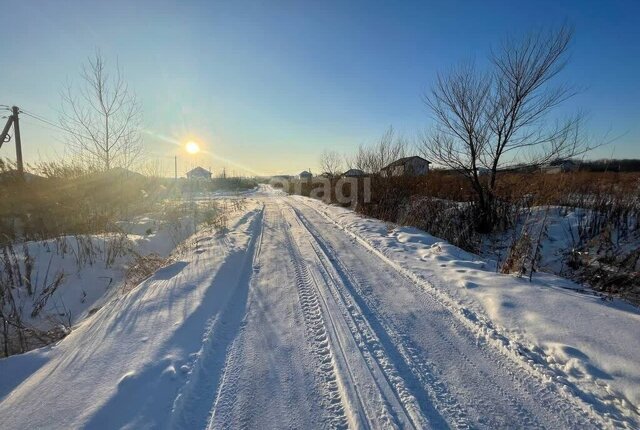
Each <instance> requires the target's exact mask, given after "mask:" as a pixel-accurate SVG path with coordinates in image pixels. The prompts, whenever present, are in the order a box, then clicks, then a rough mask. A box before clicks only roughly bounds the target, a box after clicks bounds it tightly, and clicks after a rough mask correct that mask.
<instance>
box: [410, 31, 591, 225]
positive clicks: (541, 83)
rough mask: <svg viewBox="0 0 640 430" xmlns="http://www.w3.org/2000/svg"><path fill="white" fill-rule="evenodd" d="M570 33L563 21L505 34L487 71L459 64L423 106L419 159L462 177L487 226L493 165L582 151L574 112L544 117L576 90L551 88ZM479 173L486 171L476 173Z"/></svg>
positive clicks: (542, 160) (532, 161)
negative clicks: (430, 122)
mask: <svg viewBox="0 0 640 430" xmlns="http://www.w3.org/2000/svg"><path fill="white" fill-rule="evenodd" d="M572 36H573V31H572V30H571V29H570V28H569V27H567V26H566V25H565V26H562V27H560V28H559V29H557V30H555V31H538V32H535V33H531V34H529V35H527V36H525V37H524V38H521V39H508V40H506V41H505V42H504V43H503V44H502V45H501V46H500V48H499V49H497V50H495V51H493V52H492V54H491V56H490V60H491V61H490V64H491V67H490V70H489V71H488V72H482V71H479V70H478V69H477V68H476V67H475V66H474V65H470V64H467V65H462V66H459V67H457V68H454V69H452V71H450V72H449V73H448V74H444V75H439V76H438V78H437V81H436V83H435V85H434V87H433V89H432V90H431V92H430V93H428V94H427V95H425V103H426V105H427V106H428V107H429V109H430V110H431V112H432V115H433V119H434V121H435V127H434V129H433V130H432V131H431V132H430V133H428V134H425V135H424V136H423V138H422V142H421V145H420V149H421V152H422V153H423V155H424V156H425V157H426V158H429V159H431V161H434V162H436V163H438V164H440V165H443V166H445V167H448V168H450V169H454V170H456V171H458V172H460V173H461V174H463V175H464V176H465V177H467V178H468V179H469V181H470V182H471V185H472V187H473V189H474V190H475V192H476V195H477V198H478V204H479V207H480V210H481V214H480V217H479V221H480V224H479V227H480V228H481V229H489V228H490V226H491V223H492V219H491V212H492V208H493V201H494V197H495V190H496V183H497V180H498V177H499V174H498V173H499V170H500V169H501V168H504V167H507V166H508V165H510V164H518V163H523V162H526V163H527V164H532V165H536V164H542V163H545V162H548V161H550V160H553V159H557V158H568V157H573V156H576V155H578V154H581V153H584V152H586V151H588V150H590V149H592V148H591V147H589V145H588V143H587V141H586V140H583V139H582V136H581V133H580V126H581V123H582V120H583V116H582V115H581V114H577V115H575V116H573V117H570V118H567V119H564V120H559V119H555V120H554V119H553V118H550V116H551V114H552V113H553V111H554V110H555V108H556V107H557V106H559V105H560V104H561V103H562V102H564V101H566V100H567V99H569V98H570V97H572V96H573V95H575V94H576V92H575V91H574V90H573V89H572V88H571V87H569V86H567V85H564V84H560V85H553V82H552V81H553V80H554V78H555V77H556V76H557V75H558V74H559V73H560V72H562V70H563V69H564V68H565V66H566V64H567V53H568V48H569V46H570V42H571V39H572ZM483 170H486V171H487V172H488V174H487V175H481V174H480V173H481V171H483Z"/></svg>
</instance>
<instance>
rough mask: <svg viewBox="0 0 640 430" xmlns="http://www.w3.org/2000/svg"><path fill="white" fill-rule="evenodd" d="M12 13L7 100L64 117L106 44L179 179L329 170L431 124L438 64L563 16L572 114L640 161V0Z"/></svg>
mask: <svg viewBox="0 0 640 430" xmlns="http://www.w3.org/2000/svg"><path fill="white" fill-rule="evenodd" d="M2 3H5V1H4V0H2ZM10 5H11V10H12V12H11V14H10V16H8V15H3V18H4V19H3V21H4V30H5V31H3V37H2V42H0V44H1V45H0V46H1V47H2V56H0V71H1V75H0V76H1V78H0V104H8V105H11V104H16V105H18V106H20V107H21V108H23V109H25V110H28V111H32V112H35V113H37V114H39V115H41V116H44V117H46V118H49V119H51V120H56V119H57V113H56V110H57V109H58V108H59V105H60V96H59V92H60V90H61V88H62V87H63V85H64V83H65V81H66V80H67V79H71V80H77V76H78V73H79V69H80V66H81V64H82V63H83V61H85V60H86V58H87V57H88V56H89V55H91V54H92V53H93V52H94V51H95V49H96V48H99V49H100V50H101V52H102V53H103V54H104V56H105V57H106V58H107V60H111V61H112V62H114V61H115V59H116V58H117V59H118V61H119V63H120V65H121V66H122V68H123V70H124V73H125V76H126V78H127V80H128V81H129V84H130V85H131V87H133V88H134V89H135V90H136V92H137V94H138V97H139V98H140V100H141V101H142V104H143V110H144V125H145V129H146V130H148V131H149V133H148V134H145V137H144V139H145V144H146V146H147V149H148V152H149V156H150V158H152V159H158V160H161V161H162V162H163V163H166V165H167V168H168V169H169V168H170V167H171V166H172V160H171V159H170V158H171V157H172V156H173V155H174V154H178V156H179V157H180V158H179V159H180V160H181V161H180V169H181V170H184V169H185V168H187V167H190V165H193V164H201V165H203V166H204V167H213V168H214V169H215V170H218V169H220V168H222V167H223V166H225V167H226V168H227V171H228V172H237V173H267V174H269V173H286V172H291V173H296V172H298V171H300V170H302V169H305V168H309V167H310V168H312V169H314V170H317V164H318V156H319V154H320V152H321V151H322V149H323V148H330V149H335V150H338V151H340V152H345V153H348V152H351V151H353V150H354V149H355V148H357V146H358V145H359V144H361V143H367V142H372V141H374V140H375V138H376V137H377V136H379V135H381V134H382V133H383V132H384V130H385V129H386V128H387V127H388V126H389V125H393V126H394V127H395V128H396V129H398V130H399V131H400V132H402V133H404V134H405V135H406V136H408V137H412V136H414V135H415V134H416V133H417V132H418V131H419V130H421V129H424V128H425V127H427V126H428V124H429V120H428V112H427V110H426V109H425V107H424V105H423V103H422V101H421V96H422V94H423V93H424V92H425V91H426V90H427V89H428V88H429V87H430V85H431V83H432V82H433V80H434V78H435V76H436V73H437V72H438V71H443V70H446V69H447V68H449V67H450V66H452V65H455V64H456V63H459V62H460V61H464V60H468V59H475V60H477V61H479V62H482V61H483V59H484V58H485V57H486V54H487V53H488V51H489V49H490V47H491V46H492V45H495V44H497V43H499V42H500V40H501V39H502V38H503V37H504V36H505V35H507V34H516V35H517V34H522V33H523V32H525V31H527V30H532V29H536V28H539V27H541V26H543V27H544V26H547V27H548V26H553V25H558V24H561V23H562V22H563V21H565V20H566V21H567V22H568V23H570V24H571V25H572V26H574V27H575V30H576V34H575V41H574V44H573V47H572V50H571V63H570V64H569V66H568V68H567V69H566V71H565V72H564V74H563V75H562V79H563V80H565V81H567V82H569V83H572V84H575V85H577V86H579V87H581V88H584V91H583V92H582V93H581V94H580V95H579V96H577V97H575V98H574V99H572V100H571V101H570V102H568V103H567V104H565V105H564V106H563V108H562V112H567V113H570V112H573V111H576V110H578V109H582V110H584V111H586V112H587V113H588V115H589V118H590V121H589V127H590V130H591V131H592V132H593V133H595V134H598V135H602V134H604V133H607V132H609V135H610V136H619V135H620V136H621V137H620V138H619V139H617V140H616V141H615V142H614V143H613V144H611V145H609V146H607V147H605V148H601V149H599V150H598V151H596V152H595V153H593V154H592V157H609V156H612V155H613V156H614V157H620V158H621V157H640V126H639V123H640V82H639V80H640V2H636V1H626V2H625V1H608V2H605V1H601V2H600V1H598V2H595V1H594V2H591V1H564V2H562V1H549V2H545V1H536V2H527V3H525V2H513V1H504V2H497V1H483V2H462V1H441V2H426V1H423V2H415V3H413V2H391V1H389V2H373V1H367V2H357V1H335V2H333V1H322V2H320V1H314V2H294V1H291V2H279V1H271V2H266V1H253V2H244V1H220V2H216V1H202V2H180V3H177V2H168V1H139V2H133V1H110V2H97V1H77V2H75V1H55V2H49V1H39V2H34V1H28V0H24V1H20V2H11V3H10ZM8 6H9V3H7V4H4V5H3V7H2V9H3V10H7V9H8ZM22 135H23V141H24V147H25V149H24V151H25V158H26V160H27V161H28V162H34V161H38V160H42V159H49V158H54V157H56V156H60V155H62V154H63V153H64V145H63V143H62V136H61V135H60V134H59V133H56V132H55V131H54V130H52V129H47V128H44V127H43V126H42V125H41V124H40V123H38V122H37V121H35V120H30V119H29V118H28V117H25V118H24V119H23V122H22ZM187 139H195V140H197V141H199V142H201V144H202V146H204V147H205V148H206V150H207V152H206V153H205V154H201V155H199V156H198V157H196V158H193V157H188V156H187V155H186V154H184V153H183V151H182V150H181V149H180V147H179V146H178V145H177V144H176V143H179V142H184V141H185V140H187ZM0 156H3V157H13V156H14V155H13V150H12V148H11V147H10V146H8V145H7V146H6V147H3V148H2V149H1V150H0Z"/></svg>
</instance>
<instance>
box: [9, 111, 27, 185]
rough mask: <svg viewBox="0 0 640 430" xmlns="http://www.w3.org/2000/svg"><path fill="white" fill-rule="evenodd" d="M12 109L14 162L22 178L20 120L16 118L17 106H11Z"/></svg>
mask: <svg viewBox="0 0 640 430" xmlns="http://www.w3.org/2000/svg"><path fill="white" fill-rule="evenodd" d="M11 110H12V111H13V133H14V134H15V139H16V164H17V166H18V174H19V175H20V177H21V178H23V179H24V165H23V164H22V141H21V140H20V121H19V119H18V113H19V112H20V109H18V106H14V107H12V108H11Z"/></svg>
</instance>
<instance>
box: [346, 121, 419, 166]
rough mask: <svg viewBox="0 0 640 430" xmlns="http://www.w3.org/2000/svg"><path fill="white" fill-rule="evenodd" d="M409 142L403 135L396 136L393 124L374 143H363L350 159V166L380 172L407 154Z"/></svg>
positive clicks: (348, 162)
mask: <svg viewBox="0 0 640 430" xmlns="http://www.w3.org/2000/svg"><path fill="white" fill-rule="evenodd" d="M407 147H408V143H407V140H406V139H405V138H404V137H402V136H396V132H395V130H394V128H393V127H392V126H389V128H388V129H387V130H386V131H385V132H384V133H383V134H382V136H380V139H378V141H377V142H375V143H374V144H372V145H365V144H362V145H360V146H359V147H358V151H357V152H356V153H355V154H354V155H353V156H352V157H351V158H349V159H348V161H347V164H348V165H349V167H350V168H352V167H354V168H356V169H359V170H362V171H364V172H369V173H379V172H380V169H382V168H383V167H385V166H387V165H388V164H390V163H391V162H393V161H395V160H397V159H398V158H402V157H404V156H406V154H407Z"/></svg>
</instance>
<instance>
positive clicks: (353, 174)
mask: <svg viewBox="0 0 640 430" xmlns="http://www.w3.org/2000/svg"><path fill="white" fill-rule="evenodd" d="M342 176H345V177H347V178H359V177H361V176H366V173H364V172H363V171H362V170H360V169H349V170H347V171H346V172H344V173H343V174H342Z"/></svg>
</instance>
